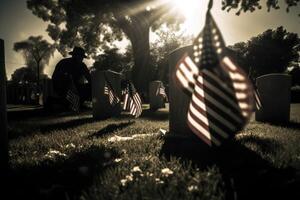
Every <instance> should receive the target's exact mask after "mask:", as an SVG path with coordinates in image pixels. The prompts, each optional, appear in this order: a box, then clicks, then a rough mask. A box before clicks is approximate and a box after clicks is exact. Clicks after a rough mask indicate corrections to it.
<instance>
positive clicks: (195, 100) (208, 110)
mask: <svg viewBox="0 0 300 200" xmlns="http://www.w3.org/2000/svg"><path fill="white" fill-rule="evenodd" d="M192 101H194V102H195V104H197V105H198V106H199V107H200V108H201V109H202V110H204V111H205V110H207V113H209V114H210V115H211V116H213V117H214V118H216V119H217V120H218V121H220V122H221V123H223V124H224V125H225V126H226V127H228V128H229V129H230V130H232V131H234V130H236V127H235V126H234V125H233V124H232V123H230V122H229V121H227V120H226V119H224V118H223V117H222V116H221V115H219V114H218V113H216V112H215V111H214V110H212V109H211V108H209V107H205V105H204V103H203V102H202V101H200V100H199V99H198V98H197V97H196V96H195V95H193V96H192ZM227 114H228V115H230V116H231V117H232V118H234V117H235V116H232V115H231V113H230V114H229V113H227ZM235 118H236V119H235V120H237V121H238V122H241V120H239V118H237V117H235Z"/></svg>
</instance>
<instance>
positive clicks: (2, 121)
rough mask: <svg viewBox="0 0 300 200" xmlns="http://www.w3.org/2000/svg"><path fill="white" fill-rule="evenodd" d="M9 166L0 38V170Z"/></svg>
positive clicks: (2, 41)
mask: <svg viewBox="0 0 300 200" xmlns="http://www.w3.org/2000/svg"><path fill="white" fill-rule="evenodd" d="M7 168H8V136H7V113H6V72H5V54H4V40H2V39H0V170H1V171H2V170H4V169H7Z"/></svg>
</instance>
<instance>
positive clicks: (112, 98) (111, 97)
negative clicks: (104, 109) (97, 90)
mask: <svg viewBox="0 0 300 200" xmlns="http://www.w3.org/2000/svg"><path fill="white" fill-rule="evenodd" d="M104 94H105V95H107V96H108V101H109V104H110V105H111V106H115V105H117V104H118V103H119V102H120V99H119V97H118V96H117V95H116V94H115V92H114V91H113V89H112V88H111V86H110V85H109V84H108V83H107V82H105V85H104Z"/></svg>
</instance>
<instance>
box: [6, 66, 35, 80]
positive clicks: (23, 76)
mask: <svg viewBox="0 0 300 200" xmlns="http://www.w3.org/2000/svg"><path fill="white" fill-rule="evenodd" d="M36 79H37V74H36V72H35V71H34V70H33V69H32V68H30V67H20V68H18V69H16V70H15V71H14V72H13V73H12V75H11V80H12V82H13V83H15V84H18V83H25V82H29V83H34V82H36Z"/></svg>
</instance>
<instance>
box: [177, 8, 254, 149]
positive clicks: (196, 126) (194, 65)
mask: <svg viewBox="0 0 300 200" xmlns="http://www.w3.org/2000/svg"><path fill="white" fill-rule="evenodd" d="M209 9H210V8H209ZM174 78H175V82H176V83H177V84H178V85H179V86H180V87H181V88H182V89H183V90H184V91H185V92H187V93H188V94H189V95H190V96H191V100H190V104H189V109H188V112H187V124H188V126H189V128H190V129H191V130H192V132H193V133H195V134H196V135H197V136H198V137H199V138H200V139H202V140H203V141H204V142H205V143H207V144H208V145H209V146H220V145H221V144H222V142H224V141H225V140H227V139H229V138H232V137H234V135H235V134H236V133H237V132H238V131H240V130H241V129H242V128H243V127H244V125H245V124H246V123H247V122H248V120H249V119H250V116H251V113H252V110H253V105H254V100H253V88H252V85H251V82H250V80H249V79H248V77H247V75H246V74H245V73H244V72H243V71H242V69H241V68H239V67H238V66H237V65H236V64H234V62H233V61H232V60H231V59H230V57H228V55H227V54H226V49H225V43H224V41H223V38H222V35H221V32H220V30H219V29H218V27H217V25H216V23H215V21H214V19H213V17H212V16H211V14H210V11H209V10H208V12H207V15H206V22H205V26H204V29H203V31H202V32H201V33H200V34H199V35H198V36H197V38H196V39H195V41H194V42H193V50H192V52H188V53H186V54H185V55H184V56H183V57H182V58H181V60H180V61H179V62H178V64H177V66H176V73H175V77H174Z"/></svg>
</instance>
